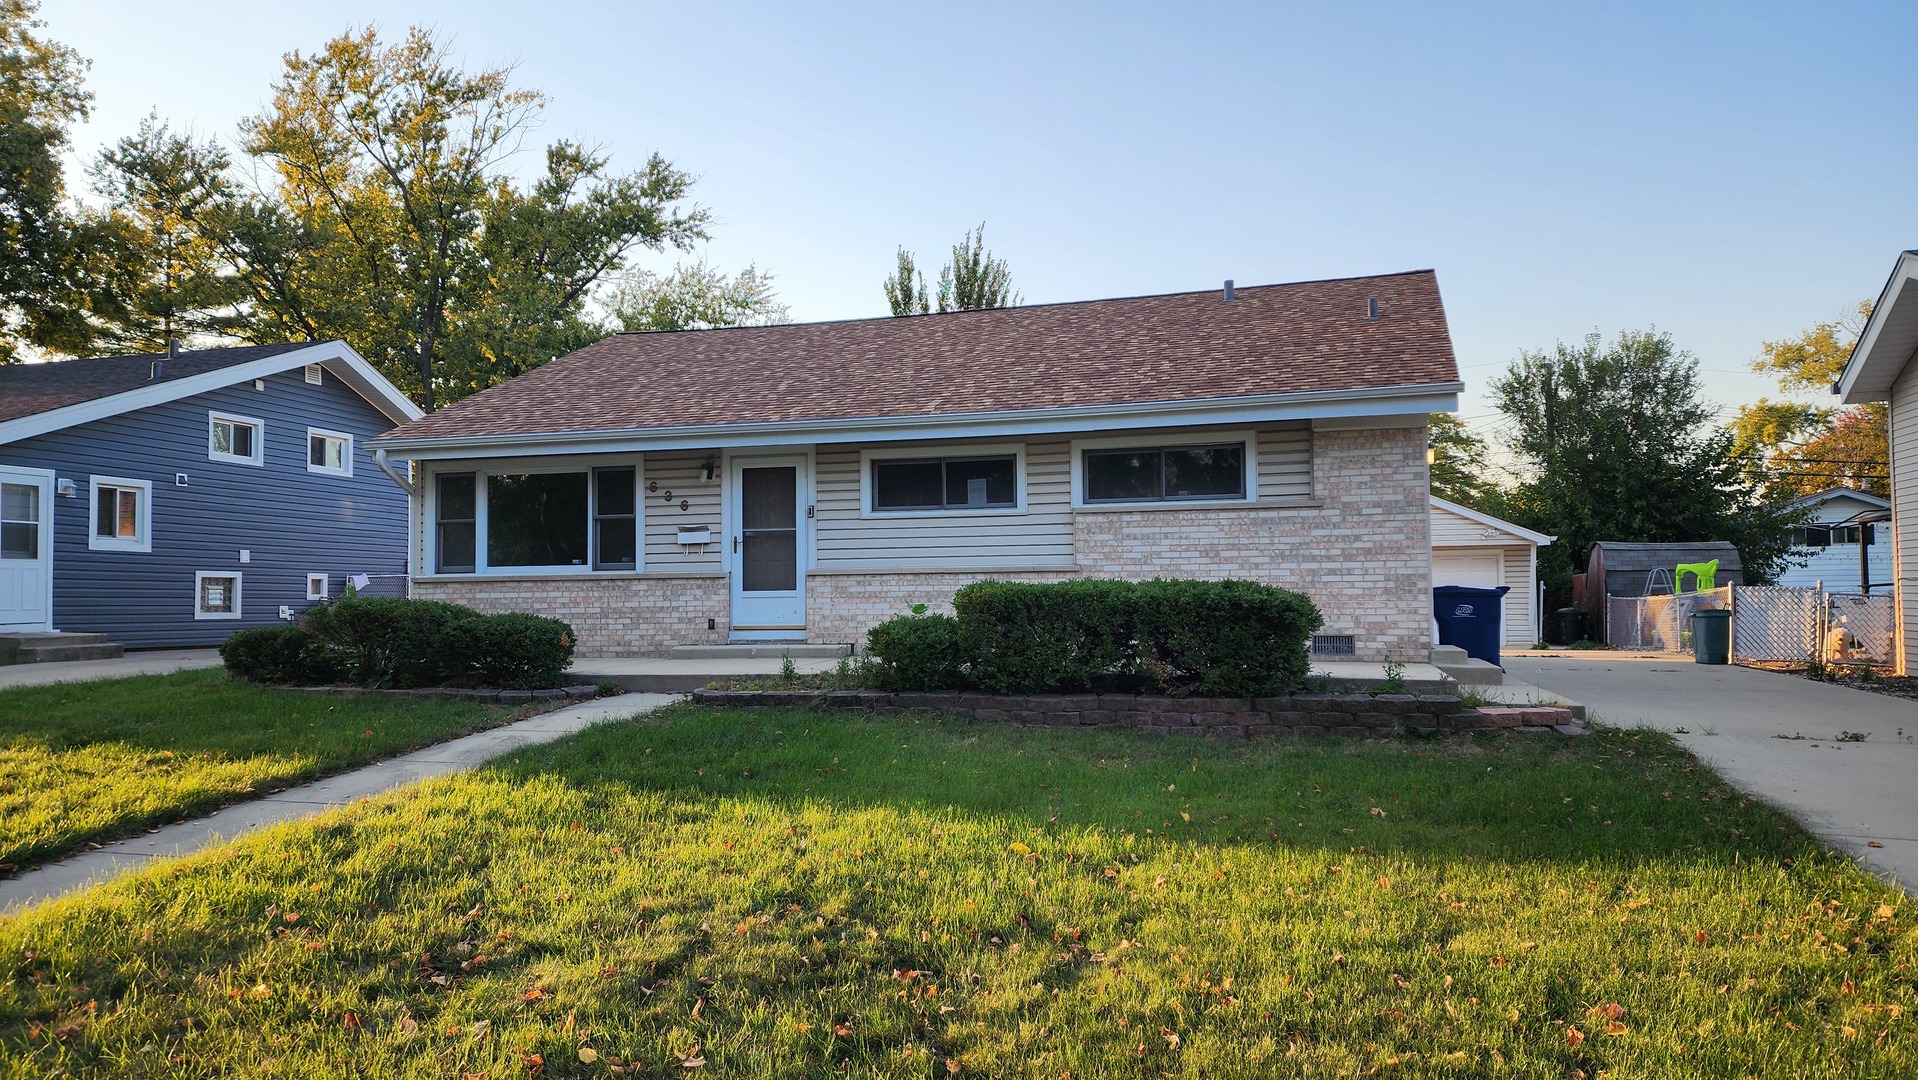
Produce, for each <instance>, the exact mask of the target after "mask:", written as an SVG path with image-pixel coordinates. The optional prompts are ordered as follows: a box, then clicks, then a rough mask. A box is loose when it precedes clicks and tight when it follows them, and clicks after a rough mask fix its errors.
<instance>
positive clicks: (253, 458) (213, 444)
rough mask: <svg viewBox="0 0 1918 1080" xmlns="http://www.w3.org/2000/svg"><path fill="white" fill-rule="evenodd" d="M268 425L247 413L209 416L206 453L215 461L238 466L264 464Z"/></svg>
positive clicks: (213, 414)
mask: <svg viewBox="0 0 1918 1080" xmlns="http://www.w3.org/2000/svg"><path fill="white" fill-rule="evenodd" d="M265 431H266V425H265V424H264V423H263V422H262V421H259V420H255V419H253V418H252V417H248V416H223V415H221V414H220V413H209V414H208V415H207V452H206V456H207V457H208V458H210V459H211V460H213V461H227V462H232V463H235V464H239V465H259V464H263V463H264V462H265V460H266V458H265V449H266V447H265V443H266V440H265V438H264V434H265Z"/></svg>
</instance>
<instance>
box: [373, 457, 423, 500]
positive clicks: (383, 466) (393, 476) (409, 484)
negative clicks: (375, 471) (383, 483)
mask: <svg viewBox="0 0 1918 1080" xmlns="http://www.w3.org/2000/svg"><path fill="white" fill-rule="evenodd" d="M373 464H375V465H378V466H379V467H380V471H381V472H383V473H385V474H386V478H387V479H388V480H391V481H393V482H394V483H395V484H398V485H399V486H400V490H401V491H404V492H406V493H407V494H408V495H411V494H413V481H411V480H409V479H407V478H406V477H404V476H401V475H400V474H399V473H396V472H394V471H393V466H391V465H388V464H387V463H386V448H385V447H384V446H380V447H375V448H374V449H373Z"/></svg>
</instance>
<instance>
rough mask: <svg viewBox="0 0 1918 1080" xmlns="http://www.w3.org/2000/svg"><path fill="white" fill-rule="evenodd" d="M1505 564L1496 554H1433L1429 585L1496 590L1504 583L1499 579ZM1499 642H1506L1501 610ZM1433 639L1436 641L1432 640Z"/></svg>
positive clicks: (1486, 552)
mask: <svg viewBox="0 0 1918 1080" xmlns="http://www.w3.org/2000/svg"><path fill="white" fill-rule="evenodd" d="M1504 561H1505V560H1504V557H1503V556H1501V555H1500V554H1499V553H1498V552H1495V551H1472V552H1464V551H1461V552H1444V551H1435V552H1433V553H1432V584H1434V585H1465V586H1468V587H1470V588H1474V589H1496V588H1498V587H1499V586H1500V585H1503V584H1505V583H1504V582H1502V581H1500V580H1499V575H1500V572H1501V567H1502V565H1503V564H1504ZM1507 595H1508V596H1509V595H1510V594H1509V593H1508V594H1507ZM1498 639H1499V642H1500V643H1501V644H1503V643H1504V642H1505V619H1504V613H1503V611H1502V610H1501V612H1500V618H1499V627H1498ZM1433 640H1434V641H1436V640H1438V639H1437V638H1436V637H1434V638H1433Z"/></svg>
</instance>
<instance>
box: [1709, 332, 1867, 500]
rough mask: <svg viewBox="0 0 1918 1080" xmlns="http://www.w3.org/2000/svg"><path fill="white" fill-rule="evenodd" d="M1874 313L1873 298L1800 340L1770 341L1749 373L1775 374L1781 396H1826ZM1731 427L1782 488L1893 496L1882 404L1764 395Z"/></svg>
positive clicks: (1755, 463)
mask: <svg viewBox="0 0 1918 1080" xmlns="http://www.w3.org/2000/svg"><path fill="white" fill-rule="evenodd" d="M1870 317H1871V303H1870V302H1869V301H1865V302H1862V303H1860V304H1859V305H1858V307H1857V309H1856V310H1854V311H1852V312H1850V313H1848V314H1847V315H1846V316H1845V317H1843V318H1840V319H1834V320H1831V321H1828V322H1821V323H1818V324H1817V325H1815V326H1813V327H1812V328H1811V329H1809V330H1807V331H1805V332H1804V333H1803V334H1800V335H1799V336H1798V337H1795V338H1790V339H1787V340H1785V341H1767V342H1765V344H1764V346H1763V347H1762V349H1761V350H1760V352H1759V355H1758V357H1757V359H1755V360H1753V361H1752V365H1751V366H1752V370H1753V371H1756V372H1758V373H1760V374H1769V375H1775V376H1777V378H1778V388H1779V390H1780V391H1781V392H1782V393H1784V394H1795V393H1798V394H1813V395H1818V396H1820V397H1825V398H1829V394H1830V388H1831V384H1832V383H1834V382H1836V381H1837V380H1838V377H1839V375H1840V374H1842V373H1843V372H1844V370H1845V363H1846V361H1847V360H1849V359H1850V358H1851V351H1852V348H1853V346H1855V345H1856V344H1857V343H1858V334H1859V333H1860V331H1862V330H1863V329H1864V325H1865V321H1866V320H1867V319H1869V318H1870ZM1732 432H1733V434H1734V436H1735V437H1736V442H1737V447H1738V450H1739V452H1740V453H1741V454H1744V455H1745V456H1746V459H1747V460H1748V461H1749V462H1751V463H1752V468H1753V469H1754V470H1755V473H1756V475H1757V476H1759V478H1761V479H1762V480H1763V481H1764V482H1765V483H1767V484H1768V485H1770V486H1772V487H1774V488H1776V489H1778V490H1779V491H1782V492H1786V493H1789V494H1792V495H1810V494H1813V493H1815V492H1819V491H1824V490H1825V489H1827V488H1833V487H1850V488H1856V489H1858V490H1860V491H1868V492H1870V493H1872V494H1874V495H1879V496H1883V497H1889V496H1890V494H1891V490H1890V489H1891V466H1890V459H1891V439H1890V414H1889V412H1888V411H1887V409H1886V407H1885V404H1884V403H1883V402H1872V403H1869V404H1864V405H1853V406H1849V407H1834V406H1829V405H1823V404H1817V403H1814V402H1807V401H1792V400H1789V399H1787V400H1783V401H1773V400H1771V399H1770V398H1759V399H1758V401H1757V402H1756V403H1754V404H1751V405H1744V406H1740V407H1739V410H1738V415H1737V416H1735V417H1734V418H1733V419H1732Z"/></svg>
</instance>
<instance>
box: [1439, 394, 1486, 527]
mask: <svg viewBox="0 0 1918 1080" xmlns="http://www.w3.org/2000/svg"><path fill="white" fill-rule="evenodd" d="M1426 445H1427V446H1428V447H1430V448H1431V456H1432V462H1431V474H1432V494H1434V495H1437V496H1438V497H1439V498H1441V499H1449V500H1451V501H1452V502H1455V503H1458V504H1459V505H1460V506H1469V507H1471V508H1473V509H1475V510H1484V509H1485V506H1484V505H1483V504H1484V503H1485V502H1486V501H1487V500H1488V499H1490V498H1491V497H1492V495H1493V493H1494V491H1495V489H1496V487H1497V485H1495V484H1494V483H1493V482H1492V479H1491V465H1490V463H1489V460H1488V455H1489V453H1490V448H1489V447H1487V446H1486V444H1485V440H1484V439H1482V438H1480V437H1479V436H1477V435H1474V434H1472V432H1471V430H1470V429H1468V428H1467V427H1466V426H1465V421H1463V420H1460V419H1459V418H1458V416H1457V415H1456V414H1454V413H1433V414H1431V416H1430V417H1428V418H1427V427H1426ZM1487 512H1488V513H1489V512H1490V511H1487Z"/></svg>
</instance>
